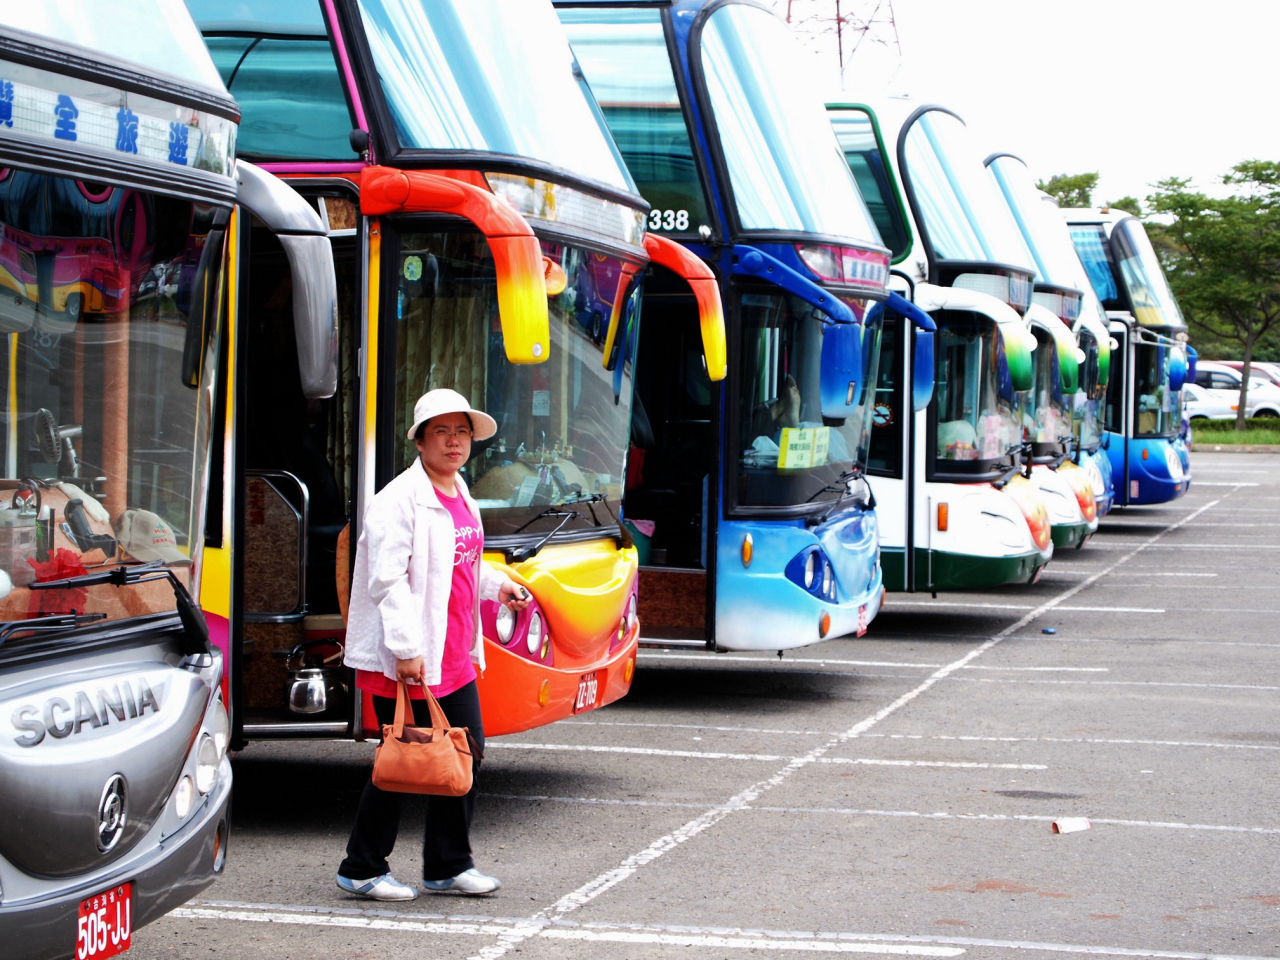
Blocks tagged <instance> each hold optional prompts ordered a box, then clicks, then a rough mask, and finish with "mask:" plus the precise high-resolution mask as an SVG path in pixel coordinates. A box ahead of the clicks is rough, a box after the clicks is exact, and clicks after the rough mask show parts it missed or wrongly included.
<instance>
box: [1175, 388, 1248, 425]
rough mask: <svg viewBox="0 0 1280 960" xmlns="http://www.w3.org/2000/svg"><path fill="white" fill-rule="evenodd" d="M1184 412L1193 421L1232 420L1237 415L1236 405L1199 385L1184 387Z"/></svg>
mask: <svg viewBox="0 0 1280 960" xmlns="http://www.w3.org/2000/svg"><path fill="white" fill-rule="evenodd" d="M1237 396H1239V394H1237ZM1182 412H1183V413H1184V414H1185V415H1186V417H1187V419H1188V420H1191V421H1196V420H1231V419H1234V418H1235V415H1236V404H1235V402H1234V401H1231V402H1228V401H1226V400H1223V399H1222V398H1221V397H1219V396H1216V395H1215V393H1214V392H1212V391H1209V390H1206V389H1205V388H1204V387H1202V386H1200V385H1198V384H1195V383H1187V384H1183V387H1182Z"/></svg>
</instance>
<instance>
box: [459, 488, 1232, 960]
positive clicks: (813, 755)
mask: <svg viewBox="0 0 1280 960" xmlns="http://www.w3.org/2000/svg"><path fill="white" fill-rule="evenodd" d="M1220 502H1221V501H1219V500H1212V501H1210V502H1209V503H1207V504H1205V505H1204V506H1203V507H1200V508H1199V509H1198V510H1196V511H1194V512H1193V513H1189V514H1187V515H1186V516H1185V517H1184V518H1183V519H1181V520H1179V521H1177V522H1176V523H1173V524H1171V525H1169V526H1168V527H1166V528H1165V529H1163V530H1161V531H1159V532H1158V533H1155V534H1153V535H1152V536H1150V537H1148V538H1147V539H1146V540H1144V541H1143V542H1142V543H1140V544H1138V545H1137V546H1135V547H1133V548H1132V549H1131V550H1130V552H1129V553H1127V554H1125V555H1124V556H1123V557H1121V558H1120V559H1119V560H1117V561H1116V562H1115V563H1114V564H1112V566H1111V567H1110V568H1108V569H1115V568H1116V567H1119V566H1120V565H1121V564H1124V563H1126V562H1127V561H1129V560H1131V559H1132V558H1134V557H1136V556H1138V555H1139V554H1140V553H1142V552H1143V551H1145V550H1146V549H1147V548H1148V547H1150V546H1152V545H1154V544H1155V543H1157V542H1158V541H1159V540H1160V539H1161V538H1162V537H1164V536H1165V535H1166V534H1169V533H1172V532H1173V531H1174V530H1177V529H1178V528H1179V527H1180V526H1182V525H1183V524H1186V523H1189V522H1190V521H1191V520H1193V519H1195V518H1196V517H1198V516H1200V515H1201V514H1202V513H1204V512H1205V511H1206V510H1210V509H1212V508H1213V507H1214V506H1216V505H1217V504H1218V503H1220ZM1106 573H1107V571H1106V570H1104V571H1101V572H1100V573H1097V574H1095V575H1094V576H1092V577H1090V578H1089V579H1087V580H1084V581H1082V582H1080V583H1078V584H1076V585H1075V586H1073V587H1070V588H1068V589H1067V590H1064V591H1063V592H1062V593H1060V594H1058V595H1057V596H1056V597H1053V598H1052V599H1050V600H1047V601H1045V603H1043V604H1041V605H1040V606H1039V607H1037V608H1036V609H1034V610H1031V611H1029V612H1028V613H1026V614H1025V615H1024V616H1022V617H1020V618H1019V619H1018V620H1017V621H1015V622H1014V623H1012V624H1010V625H1009V626H1007V627H1005V628H1004V629H1003V630H1001V631H1000V632H999V633H998V634H996V635H995V636H994V637H992V638H991V639H990V640H987V641H986V642H985V643H983V644H981V645H980V646H977V647H975V648H974V649H972V650H970V651H969V652H968V653H967V654H965V655H964V656H963V657H961V658H960V659H958V660H955V661H953V662H952V663H950V664H948V665H947V666H945V667H942V668H941V669H940V670H938V671H936V672H935V673H933V674H931V675H930V676H929V677H928V678H926V679H925V681H924V682H923V683H921V684H920V685H919V686H917V687H914V688H913V689H911V690H909V691H907V692H906V693H904V694H903V695H902V696H900V697H898V699H896V700H894V701H893V702H892V703H890V704H889V705H888V706H886V707H883V708H881V709H880V710H879V711H877V712H876V713H874V714H872V715H871V716H870V717H867V718H866V719H865V720H862V721H861V722H860V723H857V724H855V725H854V726H852V727H850V728H849V729H848V730H847V731H845V732H844V733H842V734H841V735H840V736H838V737H833V738H832V739H830V740H828V741H827V742H826V743H824V744H822V745H821V746H818V747H815V748H814V749H813V750H811V751H809V753H807V754H805V755H804V756H803V757H797V758H796V759H795V760H792V761H791V762H790V763H788V764H787V765H786V766H785V767H783V768H782V769H781V770H779V771H778V772H777V773H775V774H774V775H773V776H772V777H770V778H769V779H767V780H762V781H759V782H757V783H754V784H752V785H751V786H749V787H747V788H746V789H745V790H742V791H740V792H739V793H737V794H736V795H734V796H733V797H732V798H730V800H729V802H728V804H727V805H725V806H721V807H715V808H712V809H708V810H706V811H705V812H704V813H703V814H702V815H701V816H699V817H695V818H694V819H692V820H690V821H689V822H688V823H686V824H684V825H683V826H681V827H679V828H677V829H676V830H673V831H671V832H670V833H667V834H664V835H663V836H661V837H659V838H658V839H656V840H654V841H653V842H652V843H651V844H649V846H648V847H646V848H645V849H643V850H640V851H638V852H636V853H634V854H632V855H631V856H629V857H627V858H626V859H625V860H623V861H622V862H621V863H620V864H618V866H617V867H614V868H613V869H612V870H606V871H605V872H604V873H602V874H600V875H599V876H597V877H596V878H595V879H593V880H590V881H588V882H587V883H585V884H583V885H582V886H580V887H578V888H577V889H576V890H574V891H572V892H570V893H567V894H565V895H564V896H563V897H561V898H560V899H559V900H557V901H556V902H555V903H554V904H552V905H551V906H550V907H548V908H546V909H544V910H540V911H539V912H538V913H536V914H534V916H533V917H532V918H530V920H531V922H535V923H536V921H538V920H540V919H548V918H560V917H564V916H565V915H566V914H569V913H571V912H573V911H575V910H577V909H579V908H581V907H582V906H584V905H586V904H588V903H590V902H591V901H592V900H594V899H595V898H596V897H598V896H600V895H601V894H602V893H605V892H606V891H608V890H611V889H612V888H614V887H615V886H617V885H618V884H620V883H622V882H624V881H626V880H627V879H628V878H629V877H631V876H633V875H634V874H635V873H637V872H638V871H639V870H641V869H643V868H644V867H645V866H646V865H648V864H650V863H652V862H653V861H654V860H657V859H659V858H660V857H662V856H664V855H665V854H667V853H669V852H671V851H672V850H674V849H676V848H677V847H678V846H679V845H680V844H682V843H685V842H686V841H688V840H692V839H693V838H694V837H696V836H697V835H698V834H700V833H702V832H703V831H704V830H707V829H709V828H710V827H713V826H715V825H716V824H718V823H719V822H720V821H721V820H723V819H724V818H725V817H727V816H728V815H729V814H730V813H732V812H733V811H734V810H735V809H739V808H742V807H745V806H747V805H749V804H751V803H753V802H754V801H756V800H757V799H759V798H760V797H761V796H762V795H764V794H765V793H767V792H768V791H770V790H772V789H773V788H775V787H777V786H779V785H781V784H782V783H785V782H786V781H787V780H788V779H789V778H790V777H791V775H792V774H794V773H795V772H796V771H798V770H801V769H803V768H804V767H806V766H808V765H810V764H812V763H813V762H814V761H816V760H817V759H819V758H820V757H822V756H823V755H824V754H826V753H828V752H829V751H830V750H832V749H834V748H835V747H837V746H840V745H841V744H843V743H844V742H845V741H847V740H851V739H854V738H856V737H858V736H860V735H861V734H863V733H865V732H866V731H868V730H870V729H871V728H872V727H874V726H875V725H876V724H878V723H879V722H880V721H881V720H883V719H885V718H886V717H889V716H892V715H893V714H894V713H896V712H897V711H898V710H900V709H901V708H902V707H904V706H906V705H907V704H909V703H911V702H912V701H913V700H915V699H916V698H917V697H918V696H920V695H921V694H923V693H925V692H926V691H927V690H929V689H930V688H931V687H933V686H934V685H935V684H937V683H939V682H940V681H941V680H944V679H946V678H947V677H949V676H950V675H951V674H952V673H955V672H956V671H958V670H960V669H961V668H962V667H964V666H966V665H968V664H969V663H970V662H972V661H973V660H975V659H976V658H978V657H980V656H982V655H983V654H984V653H986V652H987V651H988V650H990V649H991V648H992V647H995V646H997V645H998V644H999V643H1001V642H1002V641H1003V640H1004V639H1005V638H1006V637H1008V636H1010V635H1012V634H1014V633H1016V632H1017V631H1019V630H1021V629H1022V628H1023V627H1025V626H1026V625H1027V624H1029V623H1032V622H1033V621H1035V620H1036V619H1037V618H1038V617H1040V616H1042V615H1043V614H1045V613H1048V612H1050V611H1051V610H1053V609H1055V608H1056V607H1058V606H1059V605H1061V604H1062V603H1064V602H1066V601H1067V600H1070V599H1071V598H1072V597H1074V596H1075V595H1076V594H1078V593H1080V592H1081V591H1082V590H1084V589H1085V588H1087V587H1089V586H1091V585H1092V584H1094V583H1096V582H1097V581H1098V580H1100V579H1101V578H1102V577H1104V576H1105V575H1106ZM536 932H537V929H536V927H534V928H533V929H532V930H531V931H530V932H529V933H527V934H526V933H524V932H522V931H518V932H513V933H511V934H508V935H504V936H502V937H500V938H499V942H498V943H496V944H493V945H491V946H488V947H485V948H484V949H482V950H481V951H480V952H479V953H478V954H476V955H475V957H474V958H473V960H498V958H500V957H503V956H505V955H506V954H507V953H508V952H509V951H510V950H511V949H512V948H513V947H516V946H519V944H520V943H521V942H522V941H523V940H525V939H527V938H528V937H530V936H533V935H535V934H536Z"/></svg>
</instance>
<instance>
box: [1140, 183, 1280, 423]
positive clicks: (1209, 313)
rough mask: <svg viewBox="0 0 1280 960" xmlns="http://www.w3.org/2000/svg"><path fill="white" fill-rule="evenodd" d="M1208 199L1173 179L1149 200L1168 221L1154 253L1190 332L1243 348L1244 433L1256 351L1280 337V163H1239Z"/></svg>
mask: <svg viewBox="0 0 1280 960" xmlns="http://www.w3.org/2000/svg"><path fill="white" fill-rule="evenodd" d="M1222 182H1223V183H1224V184H1226V185H1227V186H1229V187H1234V188H1235V192H1234V193H1233V194H1232V195H1231V196H1229V197H1226V198H1218V197H1208V196H1205V195H1204V194H1203V193H1199V192H1197V191H1194V190H1192V189H1191V188H1190V181H1189V180H1184V179H1180V178H1178V177H1170V178H1169V179H1167V180H1161V181H1160V182H1159V183H1158V184H1156V192H1155V193H1153V194H1151V195H1150V196H1149V197H1148V198H1147V202H1148V203H1149V204H1150V205H1151V210H1152V212H1153V213H1158V214H1164V215H1165V216H1166V217H1167V218H1169V221H1170V222H1168V223H1167V224H1165V225H1163V226H1162V227H1161V228H1160V230H1159V231H1158V232H1159V235H1160V236H1159V243H1158V245H1157V249H1158V250H1159V251H1160V254H1161V259H1162V260H1163V262H1164V266H1165V271H1166V273H1167V274H1168V276H1169V282H1170V285H1171V286H1172V287H1173V291H1174V295H1175V296H1176V297H1177V298H1178V303H1179V304H1180V305H1181V306H1182V309H1183V313H1184V314H1185V315H1186V318H1187V323H1188V325H1189V326H1191V327H1193V328H1195V329H1197V330H1200V331H1203V332H1205V333H1208V334H1210V335H1211V336H1212V337H1214V338H1215V339H1217V340H1224V341H1229V342H1232V343H1235V344H1238V345H1239V346H1240V352H1241V357H1240V359H1241V360H1243V361H1244V371H1243V373H1244V376H1243V377H1242V378H1241V380H1242V382H1241V385H1240V405H1239V408H1238V409H1237V411H1236V428H1237V429H1241V430H1243V429H1244V421H1245V413H1246V406H1245V403H1246V400H1247V399H1248V392H1249V369H1250V365H1251V364H1252V362H1253V355H1254V351H1255V349H1256V348H1257V347H1258V345H1259V344H1260V343H1266V342H1268V341H1270V340H1271V339H1272V338H1273V337H1274V335H1275V334H1276V333H1277V332H1280V163H1277V162H1274V161H1269V160H1248V161H1245V162H1243V163H1238V164H1236V165H1235V166H1234V167H1232V168H1231V172H1230V173H1228V174H1227V175H1226V176H1224V177H1223V178H1222Z"/></svg>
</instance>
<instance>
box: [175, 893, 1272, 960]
mask: <svg viewBox="0 0 1280 960" xmlns="http://www.w3.org/2000/svg"><path fill="white" fill-rule="evenodd" d="M168 916H170V917H177V918H181V919H192V920H224V919H230V920H241V921H246V922H250V923H254V922H257V923H290V924H298V925H303V926H316V927H325V926H344V927H361V928H364V929H382V930H397V929H403V930H405V931H407V932H418V931H419V930H421V929H423V928H424V927H425V926H427V925H433V926H436V927H439V928H441V929H442V930H443V931H444V932H448V933H452V934H458V935H463V936H475V935H480V936H492V935H493V934H495V933H498V932H505V931H507V930H511V931H514V930H516V929H518V928H519V929H527V928H529V927H534V928H535V929H534V930H533V931H532V932H530V933H528V934H526V937H525V938H527V937H528V936H537V935H539V934H542V933H543V932H544V931H552V930H554V931H578V932H581V934H582V936H581V939H583V940H592V939H593V938H595V936H596V935H597V934H600V935H606V934H613V933H631V934H657V935H671V936H673V937H720V938H725V939H727V940H730V941H733V944H734V946H739V945H740V946H742V947H743V948H744V949H762V948H761V947H760V946H759V945H758V944H756V943H752V944H747V943H745V942H743V941H748V940H750V941H759V942H760V943H768V944H770V945H771V946H769V947H766V948H763V949H795V950H797V951H802V952H808V951H810V950H817V949H822V950H827V951H828V952H840V951H837V950H833V949H832V948H838V947H842V946H845V945H862V946H867V947H875V948H877V949H875V950H872V951H869V952H875V953H880V952H893V953H900V954H902V955H906V956H959V955H960V954H963V953H964V952H965V951H966V949H968V948H970V947H988V948H995V949H1001V950H1017V951H1019V952H1020V953H1021V952H1026V951H1041V952H1045V953H1068V954H1086V955H1090V956H1104V957H1106V956H1111V957H1149V958H1151V960H1269V958H1266V957H1262V956H1254V955H1249V954H1227V953H1214V954H1206V953H1201V952H1196V953H1192V952H1186V951H1180V950H1155V949H1146V948H1143V947H1111V946H1105V945H1101V944H1077V943H1053V942H1049V941H1035V940H996V939H992V938H989V937H944V936H937V935H934V934H923V935H906V936H904V935H902V934H880V933H853V932H847V931H826V930H816V931H815V930H765V929H746V928H741V927H721V926H716V927H702V926H686V925H678V926H677V925H674V924H652V923H609V922H604V921H594V922H591V923H576V922H574V921H572V920H543V921H530V920H525V919H513V918H507V917H499V918H494V919H489V918H486V917H475V916H458V917H452V916H442V915H439V914H427V915H423V914H414V913H396V912H393V911H390V910H386V909H370V910H354V909H333V908H324V907H314V908H302V907H286V906H282V905H280V904H270V903H234V902H225V901H201V900H193V901H191V903H190V904H189V905H187V906H185V907H178V908H177V909H176V910H173V911H171V912H170V913H169V914H168ZM330 921H339V922H330ZM556 939H565V938H563V937H559V936H557V937H556ZM630 942H638V941H630ZM797 943H803V944H812V945H814V946H803V947H797V946H795V944H797ZM670 945H672V946H679V945H682V944H681V943H680V942H678V941H676V940H672V941H671V942H670ZM695 945H696V946H704V944H702V943H698V944H695ZM889 947H892V948H900V949H894V950H892V951H889V950H881V949H880V948H889ZM936 947H942V948H953V952H949V953H946V954H942V953H937V952H933V953H925V952H923V951H925V950H929V949H932V948H936Z"/></svg>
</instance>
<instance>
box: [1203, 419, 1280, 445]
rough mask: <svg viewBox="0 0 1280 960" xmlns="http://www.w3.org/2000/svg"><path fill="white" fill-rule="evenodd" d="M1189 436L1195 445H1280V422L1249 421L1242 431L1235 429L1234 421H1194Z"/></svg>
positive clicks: (1273, 420) (1265, 420)
mask: <svg viewBox="0 0 1280 960" xmlns="http://www.w3.org/2000/svg"><path fill="white" fill-rule="evenodd" d="M1191 436H1192V440H1193V442H1194V443H1195V445H1197V446H1199V445H1201V444H1222V445H1224V446H1226V445H1228V444H1230V445H1241V446H1243V445H1245V444H1280V420H1277V419H1274V418H1271V419H1268V418H1265V417H1263V418H1260V419H1255V420H1249V421H1246V423H1245V428H1244V429H1243V430H1237V429H1236V422H1235V421H1234V420H1194V421H1192V423H1191Z"/></svg>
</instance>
